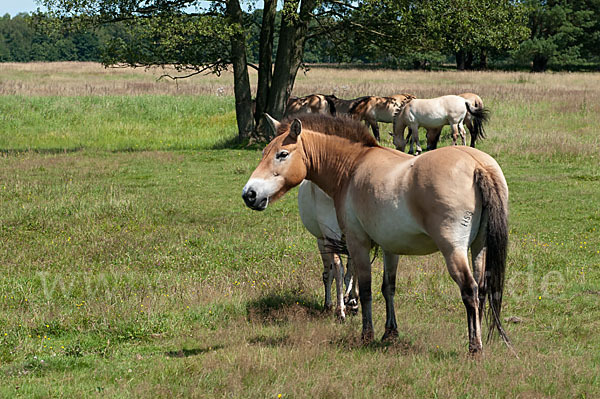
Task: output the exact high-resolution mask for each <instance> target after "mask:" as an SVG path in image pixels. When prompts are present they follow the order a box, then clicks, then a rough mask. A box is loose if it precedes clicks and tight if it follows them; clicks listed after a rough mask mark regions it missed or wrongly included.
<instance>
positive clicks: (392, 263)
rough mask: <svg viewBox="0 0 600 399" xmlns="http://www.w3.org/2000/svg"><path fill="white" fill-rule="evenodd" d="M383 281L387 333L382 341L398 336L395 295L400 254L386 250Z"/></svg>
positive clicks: (382, 291)
mask: <svg viewBox="0 0 600 399" xmlns="http://www.w3.org/2000/svg"><path fill="white" fill-rule="evenodd" d="M383 264H384V268H383V283H382V284H381V293H382V294H383V297H384V298H385V333H384V334H383V337H381V340H382V341H386V340H389V339H393V338H397V337H398V324H397V323H396V312H395V310H394V295H395V294H396V270H397V269H398V255H395V254H392V253H390V252H386V251H384V253H383Z"/></svg>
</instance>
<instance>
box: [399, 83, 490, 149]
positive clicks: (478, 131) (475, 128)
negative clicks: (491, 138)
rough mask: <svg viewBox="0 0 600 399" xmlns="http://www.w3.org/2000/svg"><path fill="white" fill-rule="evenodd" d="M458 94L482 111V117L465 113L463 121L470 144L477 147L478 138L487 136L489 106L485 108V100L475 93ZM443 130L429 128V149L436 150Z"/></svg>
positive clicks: (478, 110)
mask: <svg viewBox="0 0 600 399" xmlns="http://www.w3.org/2000/svg"><path fill="white" fill-rule="evenodd" d="M458 96H459V97H462V98H464V99H465V100H467V102H468V103H469V105H470V106H471V109H472V110H474V112H479V113H481V117H480V118H473V117H471V113H470V112H467V114H466V115H465V120H464V122H463V123H464V125H465V126H466V127H467V130H468V131H469V135H470V136H471V144H470V145H471V147H473V148H475V142H476V141H477V139H479V138H482V139H484V138H485V131H484V126H483V125H484V123H485V122H487V121H488V119H489V110H488V109H487V108H484V106H483V100H482V99H481V97H479V96H478V95H477V94H475V93H463V94H459V95H458ZM441 132H442V127H440V128H435V129H428V130H427V149H428V150H435V149H436V148H437V144H438V141H439V140H440V133H441ZM407 140H408V138H407Z"/></svg>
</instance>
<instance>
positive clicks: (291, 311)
mask: <svg viewBox="0 0 600 399" xmlns="http://www.w3.org/2000/svg"><path fill="white" fill-rule="evenodd" d="M246 310H247V314H248V320H249V321H251V322H257V323H267V324H272V323H287V322H288V321H290V320H302V319H304V320H307V319H317V318H322V317H324V316H325V315H327V313H326V312H324V308H323V306H322V305H321V304H320V303H318V302H317V301H316V300H315V299H314V298H309V297H306V296H301V295H299V294H297V293H295V292H293V291H287V292H278V293H269V294H267V295H265V296H262V297H260V298H258V299H255V300H253V301H250V302H249V303H248V305H247V307H246Z"/></svg>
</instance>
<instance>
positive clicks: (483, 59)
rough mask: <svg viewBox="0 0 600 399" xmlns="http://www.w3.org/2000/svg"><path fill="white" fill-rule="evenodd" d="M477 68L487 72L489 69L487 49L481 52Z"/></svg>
mask: <svg viewBox="0 0 600 399" xmlns="http://www.w3.org/2000/svg"><path fill="white" fill-rule="evenodd" d="M477 68H478V69H481V70H485V69H487V68H488V52H487V49H481V52H480V53H479V63H478V64H477Z"/></svg>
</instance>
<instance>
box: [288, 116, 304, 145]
mask: <svg viewBox="0 0 600 399" xmlns="http://www.w3.org/2000/svg"><path fill="white" fill-rule="evenodd" d="M300 133H302V122H300V120H299V119H294V121H293V122H292V125H291V126H290V134H289V137H290V138H292V139H294V140H296V139H298V136H300Z"/></svg>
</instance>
